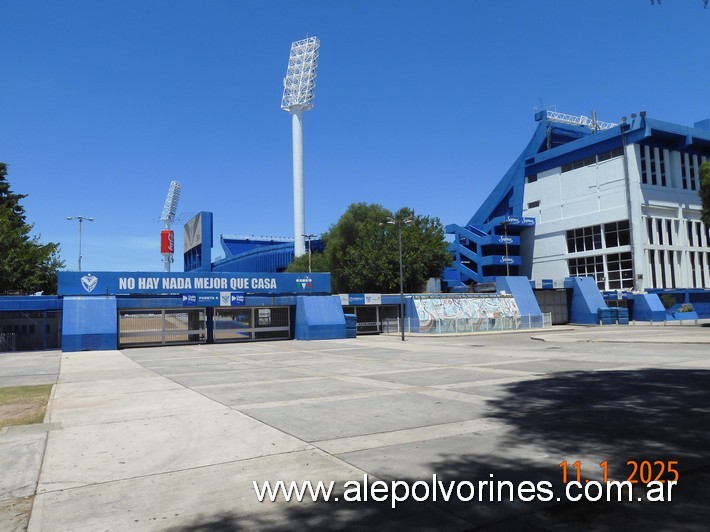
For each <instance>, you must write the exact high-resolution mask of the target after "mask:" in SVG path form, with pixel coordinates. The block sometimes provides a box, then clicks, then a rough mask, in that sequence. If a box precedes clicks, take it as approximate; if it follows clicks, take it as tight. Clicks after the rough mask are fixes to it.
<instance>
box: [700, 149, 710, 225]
mask: <svg viewBox="0 0 710 532" xmlns="http://www.w3.org/2000/svg"><path fill="white" fill-rule="evenodd" d="M699 193H700V201H701V202H702V206H703V210H702V213H701V215H700V217H701V219H702V220H703V223H704V224H705V227H707V228H710V161H708V162H704V163H703V164H701V165H700V191H699Z"/></svg>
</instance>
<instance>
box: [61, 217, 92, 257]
mask: <svg viewBox="0 0 710 532" xmlns="http://www.w3.org/2000/svg"><path fill="white" fill-rule="evenodd" d="M67 220H69V221H72V220H79V271H81V224H82V223H83V222H84V220H86V221H87V222H93V221H94V219H93V218H91V217H89V216H67Z"/></svg>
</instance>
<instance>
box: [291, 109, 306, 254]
mask: <svg viewBox="0 0 710 532" xmlns="http://www.w3.org/2000/svg"><path fill="white" fill-rule="evenodd" d="M291 116H292V119H291V126H292V131H293V237H294V255H295V256H296V257H300V256H301V255H303V254H305V253H306V238H305V237H304V236H303V235H304V234H305V233H306V216H305V200H304V194H303V109H302V108H301V107H293V108H291Z"/></svg>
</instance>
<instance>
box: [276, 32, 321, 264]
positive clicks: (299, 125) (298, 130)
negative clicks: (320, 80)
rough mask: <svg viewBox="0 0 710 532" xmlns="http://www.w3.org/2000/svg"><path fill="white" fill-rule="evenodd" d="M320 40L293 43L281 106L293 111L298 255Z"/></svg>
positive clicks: (302, 247)
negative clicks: (306, 130)
mask: <svg viewBox="0 0 710 532" xmlns="http://www.w3.org/2000/svg"><path fill="white" fill-rule="evenodd" d="M319 47H320V41H319V40H318V38H316V37H308V38H307V39H303V40H302V41H296V42H294V43H292V44H291V55H290V56H289V58H288V68H287V69H286V77H285V78H284V93H283V97H282V98H281V109H283V110H284V111H288V112H289V113H291V128H292V134H293V226H294V227H293V235H294V254H295V256H296V257H300V256H301V255H303V254H304V253H305V252H306V243H305V238H304V236H303V235H304V234H305V232H306V216H305V206H304V204H305V201H304V194H303V112H304V111H308V110H309V109H313V98H314V96H315V88H316V67H317V66H318V48H319Z"/></svg>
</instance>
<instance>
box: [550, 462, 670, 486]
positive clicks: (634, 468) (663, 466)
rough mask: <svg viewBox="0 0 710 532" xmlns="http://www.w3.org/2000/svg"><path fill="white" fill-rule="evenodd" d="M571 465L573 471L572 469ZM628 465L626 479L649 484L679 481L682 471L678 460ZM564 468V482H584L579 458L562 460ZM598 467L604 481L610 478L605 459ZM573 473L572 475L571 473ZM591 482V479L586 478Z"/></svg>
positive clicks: (562, 467)
mask: <svg viewBox="0 0 710 532" xmlns="http://www.w3.org/2000/svg"><path fill="white" fill-rule="evenodd" d="M570 466H571V468H572V471H570ZM626 466H627V467H628V470H627V476H626V479H625V481H626V482H630V483H632V484H638V483H641V484H649V483H650V482H666V481H671V482H678V480H679V479H680V473H679V472H678V460H628V461H627V462H626ZM559 467H560V469H561V470H562V482H563V483H564V484H567V483H568V482H571V481H576V482H582V462H581V461H579V460H577V461H576V462H573V463H571V464H568V463H567V461H566V460H563V461H562V462H560V465H559ZM598 467H599V468H601V473H602V479H603V482H607V481H608V480H609V463H608V462H607V460H604V461H603V462H601V463H600V464H598ZM570 473H572V475H570ZM585 482H589V480H588V479H587V480H585Z"/></svg>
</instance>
